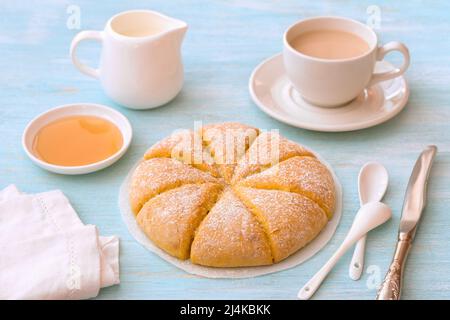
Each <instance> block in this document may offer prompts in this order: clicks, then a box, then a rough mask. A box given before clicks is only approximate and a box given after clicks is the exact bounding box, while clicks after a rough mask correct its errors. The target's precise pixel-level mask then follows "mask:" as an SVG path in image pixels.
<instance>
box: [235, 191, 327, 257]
mask: <svg viewBox="0 0 450 320" xmlns="http://www.w3.org/2000/svg"><path fill="white" fill-rule="evenodd" d="M235 192H236V194H237V195H238V196H239V198H240V199H241V200H242V201H243V202H244V204H245V205H246V206H247V208H249V209H250V210H251V211H252V213H253V214H254V215H255V216H256V218H257V219H258V221H259V222H260V224H261V225H262V226H263V227H264V230H265V231H266V233H267V236H268V238H269V240H270V245H271V250H272V256H273V258H274V262H275V263H276V262H279V261H281V260H283V259H285V258H287V257H288V256H290V255H291V254H293V253H294V252H296V251H297V250H299V249H301V248H303V247H304V246H305V245H306V244H307V243H309V242H310V241H311V240H312V239H314V238H315V237H316V236H317V235H318V234H319V232H320V231H321V230H322V229H323V227H324V226H325V225H326V223H327V221H328V220H327V215H326V214H325V212H324V211H323V210H322V209H321V208H320V207H319V206H318V205H317V204H316V203H315V202H314V201H312V200H310V199H309V198H307V197H304V196H302V195H301V194H298V193H292V192H286V191H279V190H263V189H253V188H245V187H236V188H235Z"/></svg>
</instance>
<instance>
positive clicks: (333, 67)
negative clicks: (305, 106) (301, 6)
mask: <svg viewBox="0 0 450 320" xmlns="http://www.w3.org/2000/svg"><path fill="white" fill-rule="evenodd" d="M319 30H336V31H345V32H349V33H352V34H354V35H356V36H358V37H359V38H361V39H362V40H364V41H365V42H366V43H367V44H368V48H369V49H368V51H367V52H365V53H364V54H362V55H358V56H355V57H351V58H346V59H324V58H317V57H313V56H308V55H305V54H303V53H301V52H299V51H297V50H296V49H294V48H293V47H292V41H293V40H294V39H295V38H296V37H298V36H299V35H301V34H303V33H306V32H310V31H319ZM283 42H284V46H283V60H284V66H285V69H286V73H287V75H288V77H289V79H290V81H291V82H292V84H293V86H294V87H295V89H296V90H297V91H298V92H299V93H300V94H301V96H302V97H303V98H304V99H305V100H307V101H308V102H310V103H312V104H315V105H318V106H322V107H335V106H340V105H344V104H346V103H348V102H350V101H351V100H353V99H355V98H356V97H357V96H358V95H359V94H360V93H361V92H362V91H363V90H364V89H365V88H367V87H370V86H372V85H374V84H376V83H378V82H380V81H384V80H388V79H392V78H395V77H398V76H400V75H402V74H403V73H404V72H405V71H406V69H407V68H408V66H409V51H408V48H407V47H406V46H405V45H404V44H402V43H400V42H389V43H387V44H385V45H383V46H381V47H378V46H377V43H378V38H377V35H376V33H375V32H374V31H373V30H372V29H371V28H369V27H368V26H366V25H364V24H362V23H360V22H358V21H355V20H351V19H347V18H341V17H316V18H310V19H305V20H301V21H299V22H297V23H295V24H293V25H292V26H290V27H289V28H288V29H287V31H286V32H285V33H284V40H283ZM395 50H397V51H400V52H401V53H402V54H403V57H404V61H403V64H402V66H401V67H400V68H398V69H395V70H392V71H388V72H384V73H376V74H374V67H375V63H376V62H377V61H380V60H383V58H384V56H385V55H386V54H387V53H388V52H390V51H395Z"/></svg>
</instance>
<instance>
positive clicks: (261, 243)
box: [191, 189, 273, 267]
mask: <svg viewBox="0 0 450 320" xmlns="http://www.w3.org/2000/svg"><path fill="white" fill-rule="evenodd" d="M191 261H192V262H193V263H196V264H201V265H205V266H210V267H236V266H241V267H244V266H258V265H268V264H272V263H273V259H272V254H271V249H270V244H269V241H268V238H267V235H266V234H265V232H264V230H263V229H262V227H261V226H260V224H259V222H258V221H257V220H256V218H255V217H254V216H253V214H252V213H251V212H249V211H248V209H247V208H246V207H245V205H244V204H243V203H242V202H241V201H240V200H239V198H237V197H236V195H235V194H234V192H233V191H232V190H231V189H226V190H225V191H224V193H223V194H222V196H221V197H220V198H219V200H218V201H217V202H216V204H215V205H214V206H213V207H212V209H211V210H210V212H209V213H208V215H207V216H206V217H205V219H204V220H203V221H202V223H201V224H200V226H199V228H198V229H197V232H196V234H195V238H194V241H193V242H192V247H191Z"/></svg>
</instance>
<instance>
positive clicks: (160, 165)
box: [130, 158, 220, 214]
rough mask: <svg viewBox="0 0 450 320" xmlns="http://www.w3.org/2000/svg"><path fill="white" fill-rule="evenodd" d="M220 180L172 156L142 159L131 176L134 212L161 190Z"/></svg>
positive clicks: (131, 197)
mask: <svg viewBox="0 0 450 320" xmlns="http://www.w3.org/2000/svg"><path fill="white" fill-rule="evenodd" d="M219 181H220V180H218V179H216V178H214V177H213V176H212V175H210V174H209V173H206V172H203V171H201V170H198V169H196V168H194V167H191V166H190V165H186V164H184V163H181V162H180V161H178V160H175V159H171V158H152V159H149V160H145V161H142V162H141V163H140V164H139V165H138V166H137V168H136V170H135V171H134V173H133V175H132V177H131V185H130V203H131V209H132V210H133V212H134V214H137V213H138V212H139V210H140V209H141V208H142V206H143V205H144V204H145V203H146V202H147V201H148V200H149V199H151V198H153V197H154V196H156V195H158V194H159V193H161V192H164V191H167V190H170V189H174V188H176V187H179V186H181V185H183V184H191V183H197V184H201V183H205V182H213V183H219Z"/></svg>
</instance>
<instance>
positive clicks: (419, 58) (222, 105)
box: [0, 0, 450, 299]
mask: <svg viewBox="0 0 450 320" xmlns="http://www.w3.org/2000/svg"><path fill="white" fill-rule="evenodd" d="M372 4H377V5H379V8H380V9H381V28H380V29H378V30H377V32H378V33H379V34H380V35H381V40H382V41H389V40H400V41H403V42H404V43H405V44H407V45H408V47H409V48H410V51H411V57H412V59H411V61H412V63H411V67H410V69H409V70H408V72H407V75H406V77H407V79H408V81H409V83H410V86H411V98H410V101H409V103H408V105H407V107H406V109H405V110H404V111H403V112H402V113H401V114H400V115H399V116H397V117H396V118H394V119H393V120H391V121H390V122H388V123H385V124H383V125H380V126H378V127H376V128H371V129H366V130H362V131H358V132H352V133H317V132H311V131H305V130H301V129H297V128H294V127H290V126H288V125H284V124H282V123H280V122H278V121H276V120H274V119H271V118H270V117H268V116H267V115H266V114H264V113H262V112H261V111H260V110H259V109H258V108H257V107H256V106H255V105H254V104H253V103H252V101H251V100H250V97H249V93H248V89H247V83H248V78H249V75H250V73H251V71H252V70H253V68H254V67H255V66H256V65H257V64H258V63H259V62H260V61H261V60H263V59H265V58H267V57H269V56H271V55H273V54H276V53H278V52H279V51H280V49H281V39H282V34H283V31H284V30H285V29H286V28H287V27H288V26H289V25H290V24H292V23H293V22H295V21H296V20H298V19H300V18H304V17H311V16H315V15H343V16H347V17H351V18H354V19H358V20H360V21H363V22H365V21H366V20H367V18H368V15H367V13H366V9H367V7H368V6H369V5H372ZM69 5H78V6H79V7H80V9H81V29H101V28H103V26H104V24H105V22H106V21H107V19H108V18H109V17H110V16H111V15H113V14H115V13H117V12H120V11H123V10H127V9H136V8H147V9H153V10H157V11H161V12H163V13H165V14H167V15H170V16H174V17H177V18H179V19H182V20H185V21H186V22H187V23H188V24H189V31H188V33H187V36H186V39H185V42H184V45H183V57H184V62H185V76H186V83H185V86H184V88H183V91H182V92H181V94H180V95H179V96H178V97H177V98H176V99H175V100H174V101H172V102H171V103H170V104H168V105H166V106H164V107H162V108H159V109H155V110H150V111H140V112H138V111H131V110H128V109H124V108H122V107H120V106H117V105H115V104H114V103H113V102H112V101H110V100H109V99H108V98H107V97H105V95H104V94H103V93H102V90H101V88H100V86H99V83H98V82H96V81H95V80H93V79H91V78H88V77H85V76H84V75H82V74H80V73H79V72H78V71H77V70H75V68H74V67H73V66H72V64H71V61H70V59H69V57H68V49H69V44H70V41H71V39H72V38H73V36H74V35H75V34H76V33H77V31H78V30H69V29H68V28H67V27H66V19H67V18H68V16H69V15H68V14H67V13H66V9H67V7H68V6H69ZM449 21H450V2H444V1H442V2H441V4H439V2H438V1H407V2H406V1H375V0H373V1H258V0H244V1H162V0H161V1H76V0H73V1H57V0H41V1H24V0H22V1H18V0H12V1H10V0H2V1H1V2H0V139H1V142H0V188H2V187H4V186H6V185H8V184H10V183H15V184H17V186H18V187H19V188H20V189H22V190H23V191H26V192H40V191H46V190H49V189H55V188H59V189H61V190H62V191H63V192H64V193H65V194H66V195H67V196H68V197H69V198H70V200H71V202H72V204H73V206H74V207H75V208H76V210H77V211H78V213H79V215H80V217H81V219H82V220H83V221H84V222H85V223H90V224H95V225H97V226H98V227H99V229H100V231H101V233H102V234H104V235H112V234H116V235H119V236H120V238H121V280H122V282H121V284H120V285H119V286H114V287H111V288H107V289H105V290H102V292H101V294H100V295H99V298H124V299H128V298H143V299H166V298H175V299H180V298H181V299H182V298H190V299H207V298H221V299H235V298H243V299H293V298H295V296H296V292H297V290H298V289H299V288H300V287H301V286H302V285H303V284H304V283H305V282H306V281H307V279H308V278H309V277H310V276H312V275H313V273H314V272H315V271H317V270H318V268H319V267H320V266H321V265H322V264H323V263H324V262H325V261H326V259H327V258H328V257H329V256H330V255H331V254H332V252H334V250H336V248H337V246H338V245H339V244H340V243H341V241H342V240H343V238H344V235H345V233H346V231H347V230H348V229H349V225H350V223H351V221H352V219H353V216H354V214H355V212H356V210H357V208H358V200H357V188H356V185H357V175H358V171H359V168H360V167H361V166H362V165H363V164H364V162H366V161H369V160H377V161H380V162H382V163H383V164H385V166H386V167H387V169H388V171H389V173H390V178H391V184H390V187H389V191H388V194H387V196H386V198H385V200H386V202H387V203H388V204H389V205H391V206H392V208H393V212H394V217H393V219H392V220H391V221H390V222H388V223H387V224H386V225H384V226H382V227H381V228H379V229H378V230H376V231H374V232H372V233H371V234H370V236H369V238H368V248H367V249H368V253H367V260H366V262H367V264H366V266H370V265H373V266H375V267H373V268H374V269H375V270H379V272H380V276H381V277H384V273H385V272H386V269H387V267H388V265H389V262H390V260H391V257H392V253H393V250H394V246H395V239H396V233H397V228H398V224H399V216H400V210H401V205H402V201H403V195H404V191H405V188H406V184H407V181H408V178H409V175H410V172H411V169H412V166H413V164H414V161H415V159H416V157H417V155H418V154H419V152H420V151H421V149H422V148H423V147H424V146H425V145H427V144H430V143H434V144H437V145H438V147H439V148H440V153H439V155H438V157H437V159H436V164H435V167H434V168H433V171H432V175H431V182H430V186H429V187H430V188H429V205H428V208H427V210H426V212H425V214H424V217H423V221H422V224H421V226H420V228H419V230H418V233H417V237H416V241H415V244H414V247H413V249H412V250H411V255H410V258H409V261H408V264H407V267H406V274H405V286H404V295H403V297H404V298H409V299H419V298H424V299H432V298H437V299H440V298H450V277H449V274H450V266H449V263H450V250H449V249H450V245H449V241H450V232H449V230H450V229H449V227H450V183H449V176H450V170H449V169H450V154H449V148H450V87H449V80H450V54H449V52H450V41H448V37H449V34H450V22H449ZM98 54H99V46H98V45H97V44H96V43H85V44H83V45H82V48H81V49H80V55H81V56H82V57H83V58H84V59H86V60H88V61H89V62H90V63H91V64H96V63H97V61H98ZM398 58H399V57H398V56H396V55H395V54H394V55H392V56H390V57H389V59H390V60H391V61H397V62H398V60H399V59H398ZM71 102H95V103H103V104H106V105H110V106H113V107H114V108H116V109H118V110H120V111H121V112H123V113H124V114H125V115H126V116H127V117H128V118H129V120H130V121H131V123H132V125H133V128H134V134H135V136H134V140H133V143H132V146H131V148H130V150H129V151H128V153H127V154H126V155H125V156H124V157H123V158H122V159H121V160H120V161H119V162H118V163H117V164H115V165H113V166H112V167H110V168H108V169H105V170H103V171H101V172H98V173H94V174H90V175H84V176H75V177H69V176H60V175H55V174H51V173H48V172H46V171H43V170H41V169H39V168H38V167H36V166H34V165H33V164H32V163H31V161H30V160H29V159H28V158H27V157H26V156H25V154H24V152H23V151H22V147H21V142H20V141H21V134H22V131H23V129H24V127H25V125H26V124H27V122H28V121H29V120H30V119H32V118H33V117H34V116H36V115H37V114H39V113H41V112H43V111H45V110H47V109H49V108H51V107H54V106H57V105H60V104H66V103H71ZM196 120H202V121H203V122H204V123H207V122H221V121H227V120H235V121H236V120H237V121H241V122H245V123H249V124H251V125H255V126H258V127H261V128H265V129H271V128H278V129H280V131H281V133H282V134H284V135H286V136H287V137H289V138H291V139H293V140H295V141H298V142H300V143H305V144H307V145H309V146H310V147H312V148H314V149H315V150H316V151H318V152H319V153H321V155H322V156H323V157H324V158H325V159H327V160H328V161H329V163H330V164H331V165H332V166H333V167H334V168H335V171H336V173H337V175H338V176H339V178H340V179H341V182H342V184H343V188H344V215H343V218H342V222H341V224H340V225H339V227H338V230H337V233H336V235H335V236H334V238H333V239H332V240H331V242H330V243H329V244H328V245H327V246H326V247H325V248H324V249H323V250H322V251H321V252H320V253H319V254H318V255H316V256H315V257H314V258H312V259H311V260H309V261H308V262H307V263H305V264H303V265H301V266H299V267H297V268H294V269H291V270H288V271H284V272H279V273H277V274H273V275H268V276H263V277H258V278H253V279H245V280H211V279H202V278H198V277H195V276H192V275H189V274H186V273H185V272H183V271H181V270H178V269H176V268H175V267H173V266H172V265H169V264H168V263H166V262H165V261H163V260H161V259H160V258H158V257H157V256H155V255H154V254H152V253H150V252H148V251H147V250H145V249H144V248H143V247H141V246H140V245H139V244H138V243H136V242H135V241H134V240H133V239H132V238H131V237H130V235H129V234H128V232H127V230H126V228H125V226H124V224H123V223H122V220H121V218H120V215H119V211H118V207H117V193H118V189H119V185H120V183H121V182H122V180H123V178H124V177H125V174H126V173H127V172H128V170H129V169H130V167H131V166H132V165H133V163H135V162H136V161H137V160H138V159H139V157H140V156H141V155H142V154H143V152H144V150H145V149H146V148H147V147H148V146H150V145H151V144H153V143H154V142H156V141H157V140H159V139H160V138H162V137H164V136H167V135H168V134H170V133H171V132H172V131H173V130H174V129H176V128H180V127H192V126H193V123H194V121H196ZM349 260H350V254H347V255H346V256H344V258H343V259H342V260H341V262H340V263H339V264H338V265H337V266H336V268H335V269H334V271H333V272H332V273H331V274H330V276H329V277H328V279H327V280H326V281H325V283H324V285H323V287H322V288H321V289H320V290H319V291H318V293H317V294H316V295H315V298H321V299H336V298H340V299H355V298H360V299H373V298H374V296H375V293H376V292H375V290H374V289H371V288H368V287H367V285H366V282H367V281H368V279H369V275H367V274H365V275H364V276H363V278H362V279H361V280H360V281H358V282H354V281H351V280H350V279H349V278H348V275H347V273H348V272H347V270H348V263H349ZM377 268H378V269H377Z"/></svg>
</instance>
